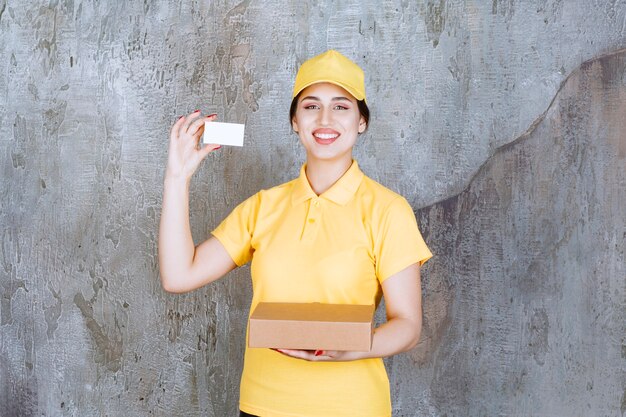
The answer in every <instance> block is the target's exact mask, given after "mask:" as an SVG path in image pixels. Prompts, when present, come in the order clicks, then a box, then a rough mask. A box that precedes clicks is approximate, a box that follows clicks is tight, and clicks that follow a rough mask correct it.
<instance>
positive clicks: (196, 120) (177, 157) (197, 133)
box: [165, 110, 220, 180]
mask: <svg viewBox="0 0 626 417" xmlns="http://www.w3.org/2000/svg"><path fill="white" fill-rule="evenodd" d="M216 117H217V115H216V114H211V115H209V116H204V117H200V111H199V110H196V111H195V112H193V113H191V114H189V115H188V116H186V117H185V116H181V117H180V118H179V119H178V120H177V121H176V123H174V126H172V130H171V132H170V143H169V150H168V155H167V169H166V171H165V177H166V178H171V179H175V178H176V179H185V180H188V179H190V178H191V176H192V175H193V173H194V172H196V169H198V166H199V165H200V162H202V160H203V159H204V158H206V156H207V155H208V154H209V153H211V152H213V151H214V150H216V149H219V148H220V145H211V144H209V145H204V146H202V145H200V147H198V144H199V142H200V138H201V137H202V133H204V122H206V121H213V120H215V119H216Z"/></svg>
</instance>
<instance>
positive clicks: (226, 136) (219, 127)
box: [202, 122, 245, 146]
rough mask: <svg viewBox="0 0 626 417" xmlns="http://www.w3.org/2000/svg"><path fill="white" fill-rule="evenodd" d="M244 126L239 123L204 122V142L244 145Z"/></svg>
mask: <svg viewBox="0 0 626 417" xmlns="http://www.w3.org/2000/svg"><path fill="white" fill-rule="evenodd" d="M244 127H245V125H243V124H239V123H221V122H204V135H202V143H214V144H216V145H228V146H243V131H244Z"/></svg>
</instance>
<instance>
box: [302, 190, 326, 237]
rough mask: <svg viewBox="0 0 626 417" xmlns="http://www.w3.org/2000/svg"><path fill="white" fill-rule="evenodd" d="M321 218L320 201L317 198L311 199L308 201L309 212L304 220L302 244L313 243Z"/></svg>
mask: <svg viewBox="0 0 626 417" xmlns="http://www.w3.org/2000/svg"><path fill="white" fill-rule="evenodd" d="M321 217H322V201H321V199H320V198H319V197H315V198H312V199H311V200H310V201H309V210H308V211H307V216H306V219H305V220H304V229H303V230H304V232H303V233H302V242H303V243H313V242H314V241H315V238H316V237H317V233H318V230H319V228H320V226H321V224H320V222H321V220H322V219H321Z"/></svg>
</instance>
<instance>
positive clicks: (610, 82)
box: [0, 0, 626, 416]
mask: <svg viewBox="0 0 626 417" xmlns="http://www.w3.org/2000/svg"><path fill="white" fill-rule="evenodd" d="M625 46H626V5H624V3H623V2H621V1H616V0H613V1H608V0H607V1H596V2H589V1H583V0H571V1H548V2H544V1H515V0H493V1H482V2H478V1H465V2H462V1H445V0H438V1H422V2H408V1H383V2H379V1H359V2H357V1H344V2H319V1H311V2H308V3H306V4H304V3H302V2H278V1H250V0H247V1H243V2H240V3H238V2H233V1H214V2H198V1H184V2H165V1H159V2H149V1H144V2H125V1H110V2H93V1H91V2H90V1H78V0H77V1H72V0H66V1H63V0H58V1H54V0H52V1H49V2H45V1H42V0H37V1H32V2H20V1H15V0H13V1H11V0H8V1H5V0H0V172H1V173H2V180H1V181H0V195H1V196H2V198H1V199H0V233H1V236H2V241H1V248H0V249H1V250H0V415H2V416H4V415H6V416H13V415H22V416H31V415H33V416H34V415H45V416H57V415H65V416H98V415H109V416H122V415H132V416H147V415H157V416H170V415H190V416H193V415H198V416H199V415H208V416H227V415H234V413H233V410H234V409H235V408H236V403H237V388H238V378H239V372H240V368H241V360H242V349H243V344H244V332H245V324H246V323H245V321H246V316H247V306H248V302H249V297H250V286H249V283H248V274H249V269H248V268H247V267H244V268H241V269H240V270H238V271H236V272H234V273H232V274H231V275H230V276H229V277H228V278H226V279H224V280H222V281H221V282H218V283H216V284H214V285H212V286H209V287H206V288H203V289H201V290H198V291H196V292H194V293H191V294H187V295H180V296H175V295H168V294H165V293H164V292H163V291H162V290H161V288H160V284H159V279H158V271H157V265H156V234H157V225H158V216H159V211H160V201H161V191H162V183H161V181H162V176H163V169H164V163H165V158H166V140H167V131H168V129H169V126H170V125H171V123H172V122H173V121H174V120H175V117H176V116H177V115H180V114H183V113H185V112H187V111H191V110H193V109H196V108H200V109H202V110H204V111H207V112H217V113H219V115H220V119H221V120H223V121H231V122H245V123H246V125H247V133H246V141H247V144H246V147H244V148H243V149H222V150H221V151H220V153H219V154H218V155H215V156H212V157H210V158H209V160H208V161H207V162H206V163H205V164H204V166H203V167H202V168H201V169H200V171H199V172H198V173H197V175H196V177H195V179H194V182H193V184H192V202H191V210H192V215H191V217H192V219H191V221H192V228H193V231H194V236H195V237H196V239H197V240H198V241H200V240H202V239H204V238H205V237H206V236H207V233H208V231H209V230H210V229H211V228H212V227H214V226H215V225H216V224H217V222H219V220H220V219H221V218H222V217H223V216H225V215H226V214H227V213H228V211H229V210H230V209H232V208H233V207H234V206H235V205H236V204H237V203H238V202H239V201H241V200H243V199H244V198H245V197H247V196H249V195H250V194H252V193H254V192H256V191H257V190H258V189H259V188H262V187H269V186H272V185H274V184H278V183H280V182H283V181H286V180H288V179H290V178H292V177H294V176H295V175H297V170H298V166H299V164H300V163H301V162H302V160H303V153H302V152H301V150H300V148H299V145H298V142H297V139H296V137H295V136H294V135H293V134H291V133H290V130H289V126H288V124H287V122H286V119H287V110H288V109H287V107H288V104H289V97H290V95H289V92H290V88H291V84H292V80H293V77H294V75H295V71H296V68H297V66H298V65H299V64H300V63H301V62H302V61H303V60H304V59H306V58H308V57H310V56H312V55H313V54H316V53H319V52H321V51H323V50H325V49H327V48H337V49H339V50H341V51H342V52H344V53H346V54H347V55H349V56H351V57H353V58H354V59H355V60H356V61H357V62H358V63H360V64H361V65H362V66H363V67H364V68H365V70H366V80H367V85H368V101H369V102H370V103H371V108H372V111H373V115H374V116H373V121H372V124H371V127H370V130H369V133H368V134H367V135H366V137H364V138H363V140H362V142H361V143H360V144H359V145H358V148H357V151H356V157H357V159H358V160H359V162H360V164H361V165H362V167H363V169H364V170H365V171H366V172H367V173H368V174H369V175H370V176H371V177H373V178H375V179H378V180H379V181H381V182H383V183H384V184H386V185H387V186H389V187H390V188H392V189H395V190H397V191H399V192H401V193H402V194H404V195H405V196H406V197H407V199H408V200H409V202H411V203H412V205H413V206H414V208H415V209H416V211H417V213H418V217H419V219H420V222H421V225H422V229H423V230H424V234H425V236H426V237H427V241H428V243H429V244H430V245H431V247H432V248H433V250H434V252H435V253H436V255H437V256H436V257H435V258H433V260H431V261H430V262H429V263H428V264H427V266H426V268H425V269H424V271H423V272H424V285H423V287H424V295H425V299H424V303H425V306H424V309H425V311H424V314H425V327H424V332H423V338H422V341H421V343H420V345H419V346H418V347H417V348H416V349H415V350H414V351H412V352H410V353H407V354H403V355H398V356H396V357H394V358H392V359H390V360H388V361H387V365H388V370H389V373H390V378H391V382H392V393H393V399H394V410H395V411H394V415H397V416H417V415H428V416H463V415H488V416H496V415H502V416H504V415H506V416H509V415H510V416H573V415H578V416H622V415H624V414H625V413H626V324H625V323H626V282H625V281H626V280H625V278H626V267H625V264H626V260H625V258H624V240H625V238H626V209H625V207H626V173H625V166H626V134H625V132H626V117H625V116H626V58H625V56H626V52H625V51H623V50H621V48H624V47H625Z"/></svg>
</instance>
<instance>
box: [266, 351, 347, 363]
mask: <svg viewBox="0 0 626 417" xmlns="http://www.w3.org/2000/svg"><path fill="white" fill-rule="evenodd" d="M272 350H273V351H276V352H278V353H282V354H283V355H286V356H291V357H292V358H296V359H303V360H305V361H311V362H338V361H350V360H354V359H357V358H356V357H352V356H355V355H354V353H355V352H345V351H340V350H300V349H272Z"/></svg>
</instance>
